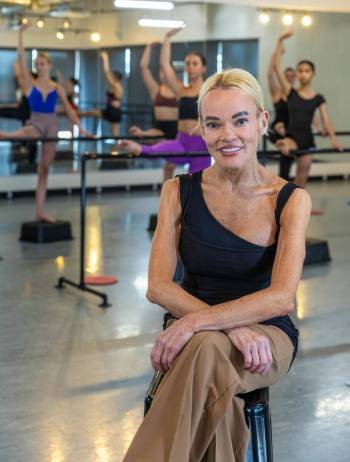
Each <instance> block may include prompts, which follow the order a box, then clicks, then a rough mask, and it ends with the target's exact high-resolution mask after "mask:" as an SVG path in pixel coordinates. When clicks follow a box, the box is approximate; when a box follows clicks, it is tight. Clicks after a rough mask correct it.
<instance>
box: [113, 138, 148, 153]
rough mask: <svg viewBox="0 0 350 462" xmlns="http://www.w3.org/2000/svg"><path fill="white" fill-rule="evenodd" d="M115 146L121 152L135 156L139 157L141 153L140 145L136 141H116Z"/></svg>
mask: <svg viewBox="0 0 350 462" xmlns="http://www.w3.org/2000/svg"><path fill="white" fill-rule="evenodd" d="M117 146H118V148H120V149H121V150H123V151H126V152H129V153H130V154H135V155H136V156H139V155H140V154H141V151H142V147H141V145H140V144H138V143H136V141H131V140H118V141H117Z"/></svg>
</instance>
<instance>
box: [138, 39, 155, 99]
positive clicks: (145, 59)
mask: <svg viewBox="0 0 350 462" xmlns="http://www.w3.org/2000/svg"><path fill="white" fill-rule="evenodd" d="M155 45H156V43H148V44H147V45H146V47H145V49H144V50H143V53H142V57H141V61H140V69H141V74H142V78H143V81H144V84H145V85H146V88H147V90H148V93H149V94H150V96H151V99H152V101H153V100H154V98H155V97H156V95H157V93H158V91H159V84H158V83H157V81H156V80H155V79H154V78H153V75H152V73H151V71H150V68H149V61H150V58H151V53H152V48H153V47H154V46H155Z"/></svg>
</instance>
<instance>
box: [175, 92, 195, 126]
mask: <svg viewBox="0 0 350 462" xmlns="http://www.w3.org/2000/svg"><path fill="white" fill-rule="evenodd" d="M197 100H198V96H181V98H180V99H179V120H196V119H198V104H197Z"/></svg>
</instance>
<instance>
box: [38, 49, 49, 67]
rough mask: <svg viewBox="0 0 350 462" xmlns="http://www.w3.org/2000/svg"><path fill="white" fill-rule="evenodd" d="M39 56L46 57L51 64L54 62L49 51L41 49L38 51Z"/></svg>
mask: <svg viewBox="0 0 350 462" xmlns="http://www.w3.org/2000/svg"><path fill="white" fill-rule="evenodd" d="M38 58H43V59H46V61H47V62H48V63H49V64H52V59H51V56H50V55H49V53H46V52H45V51H40V52H39V53H38Z"/></svg>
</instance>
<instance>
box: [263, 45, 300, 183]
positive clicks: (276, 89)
mask: <svg viewBox="0 0 350 462" xmlns="http://www.w3.org/2000/svg"><path fill="white" fill-rule="evenodd" d="M275 54H276V50H274V52H273V53H272V55H271V58H270V62H269V67H268V73H267V77H268V84H269V90H270V96H271V100H272V103H273V105H274V109H275V118H274V120H273V122H272V123H271V125H270V130H269V141H270V142H271V143H273V144H275V143H276V141H278V140H280V139H282V138H284V137H285V136H286V130H287V127H288V121H289V116H288V105H287V98H286V96H285V95H284V94H283V91H282V88H281V85H280V84H279V82H278V78H277V76H276V70H275V59H276V58H275ZM283 73H284V76H285V78H286V79H287V80H288V82H289V83H290V84H291V85H292V86H293V85H294V82H295V70H294V69H293V68H292V67H287V68H286V69H284V71H283ZM289 170H290V159H289V158H287V157H286V156H281V157H280V168H279V176H281V177H282V178H284V179H288V174H289Z"/></svg>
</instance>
